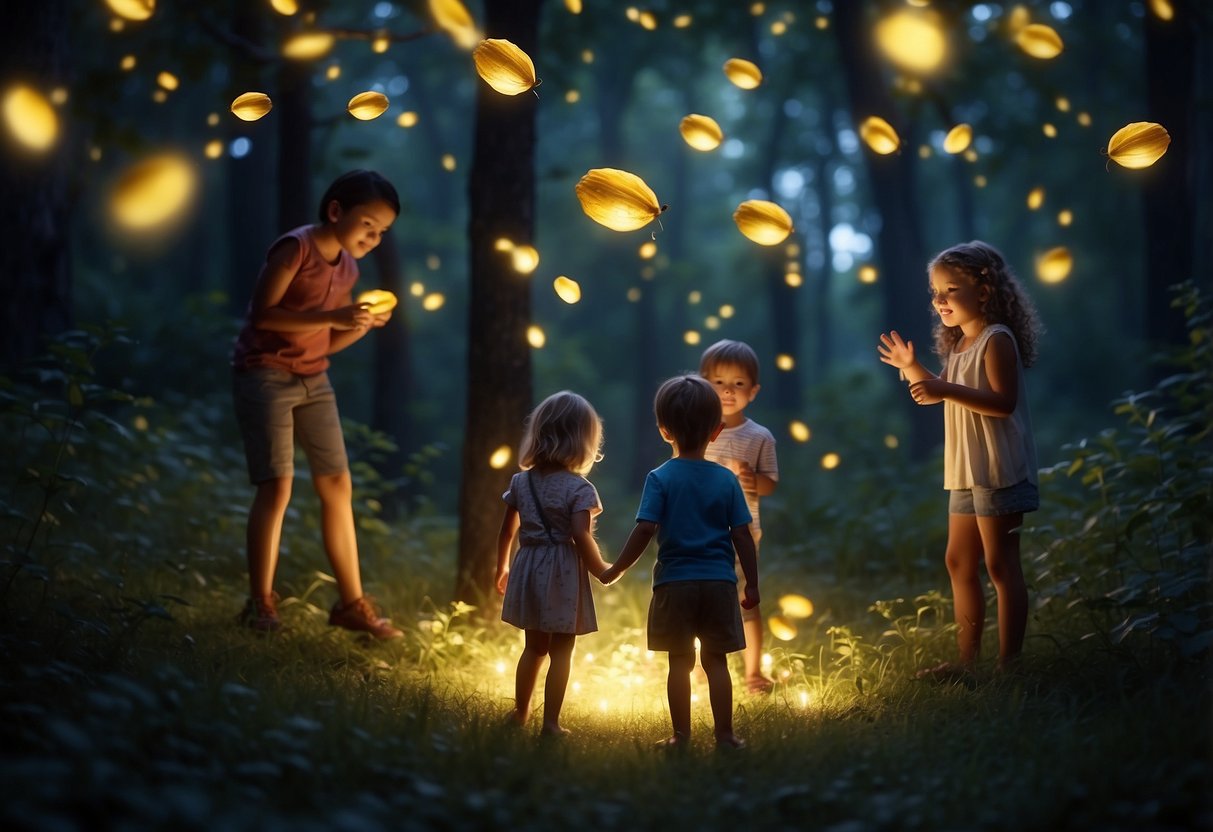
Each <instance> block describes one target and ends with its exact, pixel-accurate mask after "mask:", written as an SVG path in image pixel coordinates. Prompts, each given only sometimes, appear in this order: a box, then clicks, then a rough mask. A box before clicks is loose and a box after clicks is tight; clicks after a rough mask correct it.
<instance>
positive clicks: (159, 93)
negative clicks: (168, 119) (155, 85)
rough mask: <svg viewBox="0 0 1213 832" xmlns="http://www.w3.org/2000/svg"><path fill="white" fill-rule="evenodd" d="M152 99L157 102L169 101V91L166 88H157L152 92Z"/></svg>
mask: <svg viewBox="0 0 1213 832" xmlns="http://www.w3.org/2000/svg"><path fill="white" fill-rule="evenodd" d="M152 101H155V102H156V103H157V104H163V103H164V102H165V101H168V93H167V92H165V91H164V90H156V91H155V92H154V93H152Z"/></svg>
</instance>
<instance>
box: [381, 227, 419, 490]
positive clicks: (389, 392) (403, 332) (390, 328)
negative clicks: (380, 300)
mask: <svg viewBox="0 0 1213 832" xmlns="http://www.w3.org/2000/svg"><path fill="white" fill-rule="evenodd" d="M372 256H373V258H374V260H375V266H376V269H377V271H378V273H379V280H378V282H377V284H376V287H377V288H379V289H386V290H388V291H389V292H392V293H393V294H395V295H396V296H397V297H399V298H403V297H404V296H405V291H404V285H405V279H404V264H403V262H402V260H401V257H400V247H399V246H398V245H397V244H396V237H395V236H394V235H392V234H390V233H389V234H387V235H385V236H384V238H383V241H382V242H381V243H380V244H379V247H378V248H376V249H375V250H374V252H372ZM374 342H375V343H374V349H375V361H374V386H373V388H372V389H373V391H374V392H373V393H372V395H371V427H373V428H374V429H375V430H377V431H380V432H382V433H386V434H387V435H388V436H391V437H392V438H394V439H395V440H396V452H395V453H394V454H391V455H390V456H389V457H388V459H387V460H385V462H384V466H383V468H384V470H383V471H382V472H381V473H383V474H384V475H385V476H386V477H388V478H389V479H394V478H396V477H398V476H400V472H401V471H402V470H403V468H404V463H405V460H406V459H408V454H409V450H410V448H409V441H410V437H411V434H412V425H411V420H410V415H409V407H408V405H409V397H410V396H411V395H412V392H413V367H412V355H411V346H410V338H409V320H408V317H407V312H406V304H400V305H399V306H397V307H396V309H395V310H393V312H392V319H391V321H389V322H388V325H387V326H385V327H384V328H383V329H381V330H379V331H378V332H377V333H376V334H375V338H374ZM400 496H401V497H402V498H403V497H404V496H406V495H404V494H402V495H400ZM398 502H399V501H398Z"/></svg>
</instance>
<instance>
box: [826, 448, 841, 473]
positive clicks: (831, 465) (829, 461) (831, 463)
mask: <svg viewBox="0 0 1213 832" xmlns="http://www.w3.org/2000/svg"><path fill="white" fill-rule="evenodd" d="M841 462H842V457H840V456H839V455H838V454H836V453H834V452H833V451H831V452H830V453H828V454H826V455H825V456H823V457H822V458H821V467H822V468H824V469H826V470H827V471H833V470H834V469H835V468H837V467H838V466H839V464H840V463H841Z"/></svg>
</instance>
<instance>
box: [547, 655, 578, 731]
mask: <svg viewBox="0 0 1213 832" xmlns="http://www.w3.org/2000/svg"><path fill="white" fill-rule="evenodd" d="M576 643H577V636H575V635H573V634H572V633H552V637H551V648H550V653H551V656H552V660H551V663H549V664H548V677H547V679H546V680H544V683H543V733H545V734H557V735H560V734H567V733H568V731H566V730H565V729H564V728H561V727H560V709H561V708H562V707H564V692H565V691H566V690H567V689H568V685H569V670H570V669H571V668H572V666H573V647H574V645H575V644H576Z"/></svg>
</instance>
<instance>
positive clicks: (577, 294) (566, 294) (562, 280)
mask: <svg viewBox="0 0 1213 832" xmlns="http://www.w3.org/2000/svg"><path fill="white" fill-rule="evenodd" d="M552 288H553V289H555V290H556V297H558V298H560V299H561V300H562V301H564V302H565V303H576V302H577V301H579V300H581V286H580V285H579V284H578V283H577V281H576V280H573V279H572V278H570V277H565V276H564V275H560V276H559V277H557V278H556V279H555V280H553V281H552Z"/></svg>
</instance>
